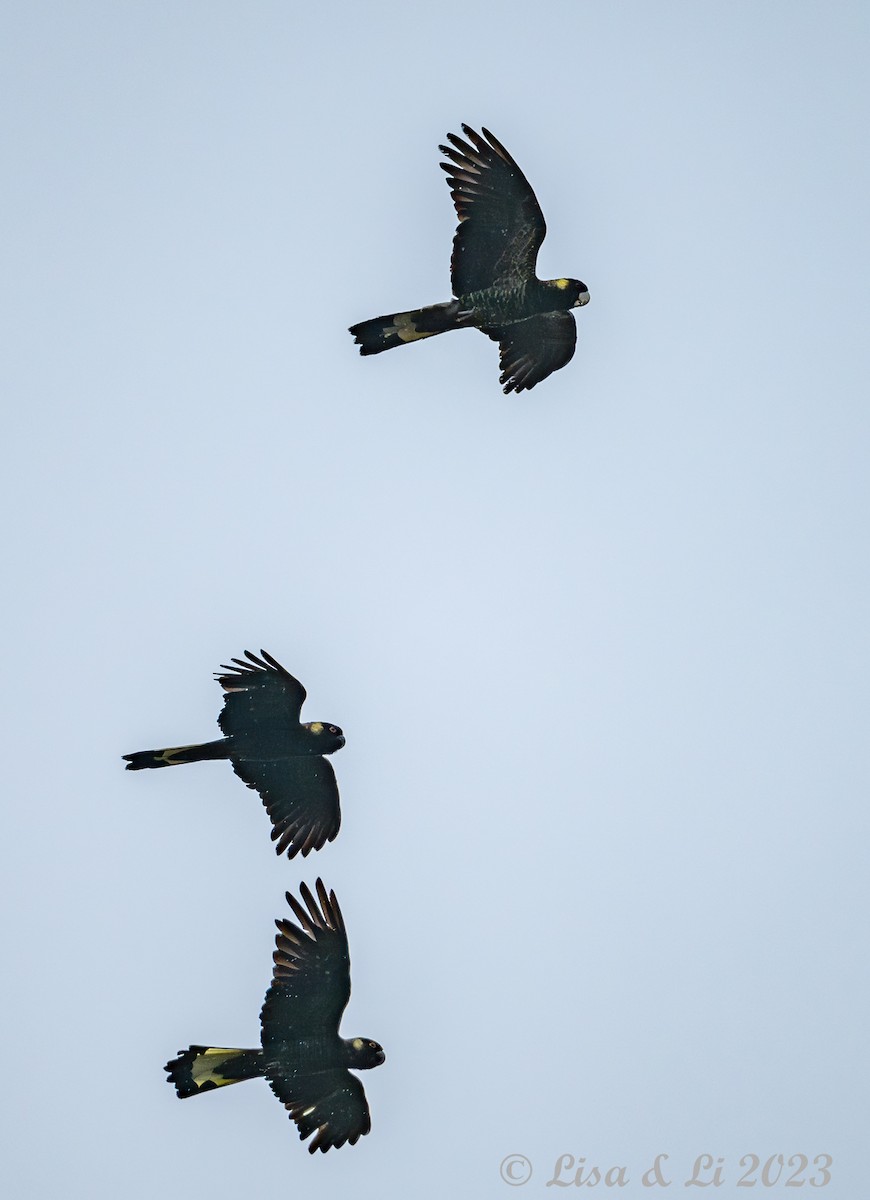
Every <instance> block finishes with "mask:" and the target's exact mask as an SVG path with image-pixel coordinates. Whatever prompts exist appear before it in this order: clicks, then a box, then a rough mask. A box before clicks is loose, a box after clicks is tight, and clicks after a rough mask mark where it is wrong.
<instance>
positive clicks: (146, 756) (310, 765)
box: [123, 650, 344, 858]
mask: <svg viewBox="0 0 870 1200" xmlns="http://www.w3.org/2000/svg"><path fill="white" fill-rule="evenodd" d="M260 655H261V657H259V658H258V657H257V655H255V654H252V653H251V652H250V650H246V651H245V658H246V659H247V660H248V661H247V662H243V661H242V660H241V659H239V658H234V659H232V662H233V664H234V665H233V666H228V665H227V664H225V663H222V664H221V669H222V671H223V674H221V673H216V674H215V678H216V679H217V681H218V683H219V684H220V685H221V687H222V688H223V689H224V693H225V694H224V706H223V709H222V710H221V714H220V716H219V717H218V725H219V726H220V728H221V730H222V732H223V733H224V734H225V736H224V737H222V738H219V739H218V740H217V741H214V742H204V743H203V744H202V745H196V746H173V747H169V748H168V749H165V750H140V751H138V752H137V753H136V754H125V755H124V756H123V757H124V760H125V761H126V763H127V770H128V771H143V770H149V769H154V768H158V767H175V766H178V765H179V764H181V763H191V762H203V761H205V760H206V759H216V758H228V759H229V760H230V763H231V765H232V768H233V770H234V771H235V773H236V774H237V775H238V777H239V778H240V779H241V780H242V781H243V782H244V783H246V784H247V785H248V787H249V788H253V789H254V790H255V791H256V792H258V793H259V795H260V797H261V799H262V801H263V804H264V805H265V806H266V811H267V812H268V814H269V819H270V820H271V822H272V840H273V841H274V842H275V850H276V851H277V853H278V854H283V853H284V852H285V850H286V852H287V857H288V858H293V857H294V856H295V855H296V854H302V856H303V858H304V857H305V855H306V854H308V853H309V851H311V850H319V849H320V848H321V846H323V845H324V843H326V842H331V841H332V840H333V838H334V837H335V835H336V834H337V833H338V829H339V826H340V825H341V809H340V807H339V802H338V784H337V783H336V781H335V772H334V771H333V769H332V765H331V764H330V763H328V762H327V760H326V759H325V758H324V757H323V756H324V755H325V754H333V753H334V752H335V751H336V750H340V749H341V747H342V746H343V745H344V734H343V733H342V732H341V730H340V729H339V728H338V726H337V725H327V724H325V723H324V722H323V721H308V722H306V723H305V724H301V723H300V720H299V717H300V712H301V709H302V704H303V702H304V700H305V695H306V692H305V688H304V687H303V686H302V684H301V683H300V682H299V680H298V679H294V678H293V676H292V675H291V674H290V672H289V671H286V670H285V669H284V667H282V666H281V664H280V663H279V662H276V661H275V659H274V658H272V656H271V655H270V654H267V653H266V651H265V650H261V651H260Z"/></svg>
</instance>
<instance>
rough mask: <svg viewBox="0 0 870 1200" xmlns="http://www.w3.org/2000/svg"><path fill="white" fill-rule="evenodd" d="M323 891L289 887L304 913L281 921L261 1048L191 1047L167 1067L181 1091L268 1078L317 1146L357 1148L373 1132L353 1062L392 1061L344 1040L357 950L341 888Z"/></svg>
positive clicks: (367, 1045)
mask: <svg viewBox="0 0 870 1200" xmlns="http://www.w3.org/2000/svg"><path fill="white" fill-rule="evenodd" d="M315 887H316V891H317V897H316V898H315V897H314V896H313V895H312V893H311V891H310V890H309V888H307V887H306V885H305V884H304V883H303V884H302V885H301V887H300V889H299V894H300V896H301V897H302V900H303V901H304V907H303V905H302V904H301V903H300V902H299V901H298V900H297V899H296V897H295V896H293V895H291V894H290V892H288V893H287V902H288V904H289V905H290V907H291V908H292V909H293V912H294V914H295V916H296V920H297V921H298V922H299V924H298V925H297V924H294V923H293V922H292V921H288V920H286V919H284V920H278V921H276V922H275V924H276V925H277V926H278V936H277V937H276V939H275V945H276V950H275V953H274V955H273V957H274V960H275V966H274V970H273V974H272V983H271V984H270V986H269V990H268V991H267V992H266V999H265V1001H264V1003H263V1008H262V1010H261V1012H260V1025H261V1027H262V1034H261V1043H262V1046H261V1049H259V1050H236V1049H232V1048H229V1047H218V1046H189V1047H188V1049H187V1050H180V1051H179V1053H178V1057H177V1058H174V1059H172V1061H171V1062H168V1063H167V1064H166V1071H167V1073H168V1075H169V1081H170V1082H171V1083H172V1084H174V1086H175V1090H176V1093H177V1095H178V1096H179V1098H181V1099H186V1098H187V1097H189V1096H198V1095H199V1094H200V1093H201V1092H206V1091H211V1090H212V1089H214V1088H218V1087H225V1086H227V1085H228V1084H232V1083H239V1082H241V1080H243V1079H256V1078H259V1077H265V1078H266V1079H267V1080H268V1081H269V1086H270V1087H271V1089H272V1091H273V1092H274V1093H275V1095H276V1096H277V1097H278V1099H279V1100H280V1101H281V1103H282V1104H283V1105H284V1107H285V1108H286V1109H287V1111H288V1112H289V1114H290V1116H291V1117H292V1119H293V1120H294V1121H295V1122H296V1125H297V1128H298V1129H299V1136H300V1138H302V1139H303V1140H304V1139H305V1138H307V1137H310V1136H311V1134H314V1137H313V1138H312V1140H311V1142H310V1143H309V1145H308V1149H309V1152H310V1153H312V1154H313V1153H314V1151H315V1150H321V1151H322V1152H323V1153H326V1151H327V1150H329V1149H330V1148H331V1147H333V1146H335V1147H339V1146H343V1145H344V1144H345V1142H348V1143H350V1145H353V1144H354V1143H355V1142H357V1141H358V1140H359V1138H360V1137H362V1136H363V1134H366V1133H368V1132H369V1130H370V1129H371V1117H370V1114H369V1106H368V1101H367V1100H366V1094H365V1091H364V1089H363V1086H362V1084H361V1083H360V1081H359V1079H358V1078H357V1077H356V1076H355V1075H352V1074H351V1069H353V1070H357V1071H364V1070H368V1069H369V1068H372V1067H377V1066H380V1064H381V1063H382V1062H383V1061H384V1058H385V1055H384V1051H383V1049H382V1048H381V1047H380V1046H379V1045H378V1043H377V1042H374V1041H372V1040H371V1039H370V1038H360V1037H356V1038H342V1037H340V1035H339V1032H338V1027H339V1023H340V1022H341V1017H342V1014H343V1012H344V1010H345V1008H346V1007H347V1002H348V999H349V998H350V954H349V952H348V947H347V933H346V931H345V927H344V920H343V918H342V915H341V909H340V908H339V906H338V901H337V900H336V898H335V892H330V893H329V894H328V895H327V891H326V888H325V886H324V884H323V881H322V880H320V879H318V880H317V883H316V885H315Z"/></svg>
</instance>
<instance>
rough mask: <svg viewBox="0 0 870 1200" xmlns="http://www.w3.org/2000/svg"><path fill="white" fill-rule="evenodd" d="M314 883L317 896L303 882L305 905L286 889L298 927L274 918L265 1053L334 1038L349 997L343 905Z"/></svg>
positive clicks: (263, 1018) (262, 1016) (301, 890)
mask: <svg viewBox="0 0 870 1200" xmlns="http://www.w3.org/2000/svg"><path fill="white" fill-rule="evenodd" d="M315 887H316V889H317V899H315V898H314V896H312V894H311V891H310V889H309V888H308V887H307V886H306V885H305V884H304V883H303V884H301V886H300V888H299V894H300V896H301V897H302V899H303V901H304V902H305V907H303V906H302V904H300V902H299V901H298V900H297V899H296V897H295V896H293V895H291V894H290V892H288V893H287V903H288V904H289V905H290V907H291V908H292V909H293V912H294V914H295V916H296V919H297V921H298V922H299V924H298V925H296V924H294V923H293V921H288V920H287V919H286V918H285V919H284V920H279V921H276V922H275V924H276V925H277V926H278V936H277V937H276V938H275V946H276V950H275V953H274V955H273V956H272V957H273V958H274V960H275V967H274V970H273V973H272V982H271V984H270V985H269V990H268V991H267V992H266V999H265V1001H264V1002H263V1008H262V1011H261V1012H260V1023H261V1025H262V1027H263V1050H264V1051H265V1052H267V1054H268V1050H269V1047H270V1046H272V1045H274V1044H275V1043H276V1042H287V1041H290V1040H294V1039H296V1040H298V1039H300V1038H310V1037H316V1036H318V1035H331V1036H332V1037H336V1036H337V1034H338V1025H339V1022H340V1020H341V1014H342V1013H343V1012H344V1010H345V1008H346V1007H347V1002H348V999H349V998H350V954H349V952H348V948H347V934H346V932H345V928H344V920H343V918H342V915H341V909H340V908H339V907H338V901H337V900H336V898H335V892H330V893H329V894H328V895H327V892H326V888H325V887H324V885H323V880H322V879H318V880H317V883H316V885H315ZM318 902H319V903H318ZM306 910H307V911H306Z"/></svg>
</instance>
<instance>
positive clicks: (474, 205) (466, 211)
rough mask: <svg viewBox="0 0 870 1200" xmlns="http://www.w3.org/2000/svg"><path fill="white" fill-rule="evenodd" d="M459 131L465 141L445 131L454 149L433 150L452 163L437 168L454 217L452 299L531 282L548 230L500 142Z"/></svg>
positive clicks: (532, 195) (465, 129) (465, 128)
mask: <svg viewBox="0 0 870 1200" xmlns="http://www.w3.org/2000/svg"><path fill="white" fill-rule="evenodd" d="M462 132H463V133H464V134H465V136H466V137H467V138H468V139H469V141H468V142H464V141H463V140H462V138H460V137H457V136H456V134H453V133H448V135H447V140H448V141H449V142H452V144H453V147H455V149H452V148H451V147H450V146H439V147H438V149H439V150H440V151H441V152H442V154H446V155H447V157H448V158H449V159H450V160H451V161H450V162H449V163H441V164H440V165H441V168H442V169H443V170H444V171H446V172H447V182H448V183H449V185H450V194H451V196H452V197H453V203H454V204H455V205H456V215H457V216H458V217H459V226H458V228H457V230H456V235H455V237H454V238H453V258H452V259H451V261H450V278H451V280H452V283H453V294H454V295H455V296H464V295H466V294H467V293H468V292H476V291H480V290H481V289H483V288H488V287H492V286H493V285H494V284H496V283H503V282H505V283H506V282H510V283H513V284H516V283H520V282H522V281H524V280H528V279H531V278H532V277H533V276H534V274H535V262H536V261H537V257H538V250H539V249H540V246H541V242H542V241H543V240H544V235H545V234H546V232H547V226H546V223H545V222H544V214H543V213H542V212H541V209H540V206H539V204H538V201H537V200H536V199H535V193H534V192H533V191H532V189H531V187H530V186H529V182H528V180H527V179H526V177H525V175H524V174H523V173H522V171H521V170H520V169H519V167H518V166H517V164H516V163H515V162H514V160H513V159H512V158H511V156H510V155H509V154H508V152H507V150H505V148H504V146H502V144H501V142H499V141H498V140H497V139H496V138H494V137H493V135H492V134H491V133H490V132H489V130H488V129H484V130H483V137H481V135H480V134H479V133H476V132H475V131H474V130H473V129H471V128H469V126H468V125H463V126H462ZM469 143H471V144H469Z"/></svg>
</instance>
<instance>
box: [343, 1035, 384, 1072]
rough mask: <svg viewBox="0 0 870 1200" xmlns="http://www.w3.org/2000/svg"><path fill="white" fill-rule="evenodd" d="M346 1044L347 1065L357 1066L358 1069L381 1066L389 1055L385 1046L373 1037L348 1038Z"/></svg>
mask: <svg viewBox="0 0 870 1200" xmlns="http://www.w3.org/2000/svg"><path fill="white" fill-rule="evenodd" d="M344 1044H345V1046H346V1047H347V1054H348V1064H347V1065H348V1066H349V1067H355V1068H356V1069H357V1070H358V1071H369V1070H371V1068H372V1067H379V1066H380V1065H381V1063H382V1062H384V1060H385V1059H386V1057H387V1056H386V1054H384V1050H383V1047H382V1046H379V1045H378V1043H377V1042H373V1041H372V1040H371V1038H353V1039H351V1038H347V1039H346V1040H345V1043H344Z"/></svg>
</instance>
